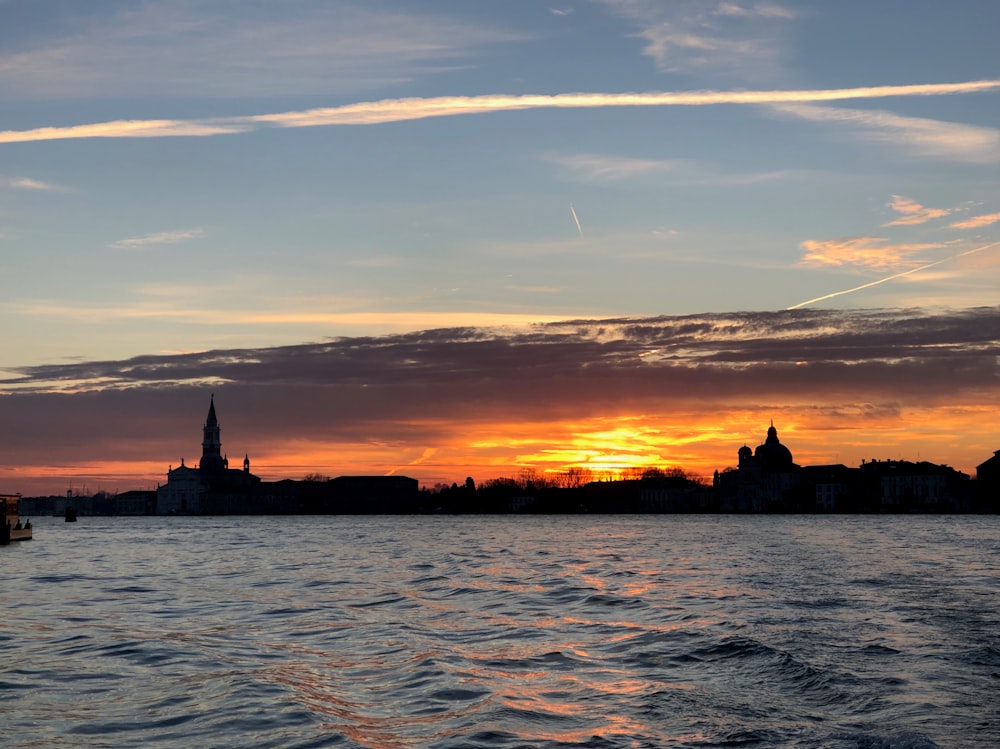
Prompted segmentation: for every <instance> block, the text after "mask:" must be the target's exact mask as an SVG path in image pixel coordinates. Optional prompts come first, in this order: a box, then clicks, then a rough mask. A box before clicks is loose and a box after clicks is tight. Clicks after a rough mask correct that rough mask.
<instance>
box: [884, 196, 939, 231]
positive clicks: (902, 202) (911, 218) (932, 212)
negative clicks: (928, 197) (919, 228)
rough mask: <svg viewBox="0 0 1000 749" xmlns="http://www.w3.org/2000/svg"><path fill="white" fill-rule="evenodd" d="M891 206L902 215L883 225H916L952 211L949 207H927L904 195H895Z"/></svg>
mask: <svg viewBox="0 0 1000 749" xmlns="http://www.w3.org/2000/svg"><path fill="white" fill-rule="evenodd" d="M889 207H890V208H891V209H892V210H894V211H895V212H896V213H898V214H900V216H899V218H897V219H893V220H892V221H890V222H888V223H886V224H882V226H916V225H918V224H926V223H927V222H928V221H931V220H933V219H936V218H941V217H942V216H947V215H948V214H949V213H951V209H949V208H926V207H924V206H922V205H920V203H918V202H917V201H915V200H911V199H910V198H904V197H903V196H902V195H893V196H892V201H891V202H890V203H889Z"/></svg>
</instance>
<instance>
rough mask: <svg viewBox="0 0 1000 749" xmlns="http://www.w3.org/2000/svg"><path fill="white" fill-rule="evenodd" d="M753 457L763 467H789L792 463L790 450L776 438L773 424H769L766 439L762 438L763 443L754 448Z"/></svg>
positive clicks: (776, 433) (776, 434)
mask: <svg viewBox="0 0 1000 749" xmlns="http://www.w3.org/2000/svg"><path fill="white" fill-rule="evenodd" d="M754 457H755V458H757V459H758V460H759V461H760V462H761V463H762V464H763V465H764V467H765V468H771V469H779V468H790V467H791V466H792V465H793V463H792V451H791V450H789V449H788V448H787V447H785V446H784V445H782V444H781V442H780V441H779V440H778V430H777V429H775V428H774V424H771V427H770V428H769V429H768V430H767V439H766V440H764V444H763V445H759V446H758V447H757V449H756V450H754Z"/></svg>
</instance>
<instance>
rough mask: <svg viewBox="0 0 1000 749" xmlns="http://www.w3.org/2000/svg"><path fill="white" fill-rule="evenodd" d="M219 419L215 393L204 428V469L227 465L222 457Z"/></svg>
mask: <svg viewBox="0 0 1000 749" xmlns="http://www.w3.org/2000/svg"><path fill="white" fill-rule="evenodd" d="M221 431H222V430H221V429H220V428H219V419H218V418H217V417H216V415H215V394H214V393H213V394H212V400H211V401H210V403H209V406H208V417H207V418H206V419H205V426H204V428H203V429H202V440H201V465H200V466H199V467H200V468H201V470H203V471H219V470H221V469H222V468H224V467H225V461H224V460H223V459H222V437H221Z"/></svg>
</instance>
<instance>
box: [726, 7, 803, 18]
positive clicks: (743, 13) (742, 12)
mask: <svg viewBox="0 0 1000 749" xmlns="http://www.w3.org/2000/svg"><path fill="white" fill-rule="evenodd" d="M712 15H715V16H739V17H743V18H745V17H753V16H758V17H760V18H783V19H786V20H790V19H793V18H795V17H796V14H795V11H793V10H791V9H789V8H785V7H784V6H781V5H775V4H769V3H755V4H753V5H744V4H741V3H720V4H719V6H718V7H717V8H716V9H715V10H714V11H712Z"/></svg>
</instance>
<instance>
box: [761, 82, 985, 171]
mask: <svg viewBox="0 0 1000 749" xmlns="http://www.w3.org/2000/svg"><path fill="white" fill-rule="evenodd" d="M955 93H957V92H955ZM772 108H773V109H774V111H777V112H780V113H784V114H788V115H792V116H795V117H798V118H800V119H804V120H809V121H811V122H823V123H834V124H839V125H844V126H847V127H850V128H853V130H854V131H855V132H856V133H857V135H858V137H860V138H862V139H864V140H867V141H871V142H874V143H881V144H888V145H891V146H895V147H898V148H902V149H905V150H906V151H907V152H908V153H909V154H911V155H913V156H920V157H932V158H938V159H951V160H954V161H963V162H970V163H981V162H984V161H985V162H991V163H992V162H996V161H1000V130H997V129H996V128H991V127H982V126H979V125H965V124H961V123H957V122H943V121H941V120H932V119H927V118H923V117H904V116H902V115H898V114H895V113H893V112H886V111H882V110H874V109H873V110H868V109H846V108H839V107H822V106H815V105H810V104H803V103H787V104H775V105H774V106H773V107H772Z"/></svg>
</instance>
